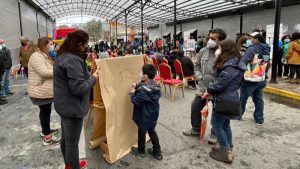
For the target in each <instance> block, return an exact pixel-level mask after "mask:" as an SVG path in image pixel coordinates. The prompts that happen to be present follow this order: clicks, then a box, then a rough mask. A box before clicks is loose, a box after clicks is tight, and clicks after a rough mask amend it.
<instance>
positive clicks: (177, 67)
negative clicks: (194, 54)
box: [174, 59, 197, 87]
mask: <svg viewBox="0 0 300 169" xmlns="http://www.w3.org/2000/svg"><path fill="white" fill-rule="evenodd" d="M174 67H175V72H176V74H177V75H180V76H181V77H182V78H183V79H185V80H186V81H194V82H195V87H196V86H197V84H196V78H195V77H194V76H184V74H183V70H182V66H181V63H180V62H179V60H178V59H175V60H174Z"/></svg>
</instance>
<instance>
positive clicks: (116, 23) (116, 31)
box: [116, 19, 118, 46]
mask: <svg viewBox="0 0 300 169" xmlns="http://www.w3.org/2000/svg"><path fill="white" fill-rule="evenodd" d="M116 44H117V46H118V19H116Z"/></svg>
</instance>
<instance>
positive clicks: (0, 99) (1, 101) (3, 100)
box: [0, 97, 8, 105]
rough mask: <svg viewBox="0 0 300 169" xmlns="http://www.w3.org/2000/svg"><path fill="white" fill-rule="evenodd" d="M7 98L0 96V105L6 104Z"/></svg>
mask: <svg viewBox="0 0 300 169" xmlns="http://www.w3.org/2000/svg"><path fill="white" fill-rule="evenodd" d="M7 103H8V102H7V100H6V99H3V98H1V97H0V105H4V104H7Z"/></svg>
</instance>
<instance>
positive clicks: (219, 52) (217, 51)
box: [215, 48, 222, 57]
mask: <svg viewBox="0 0 300 169" xmlns="http://www.w3.org/2000/svg"><path fill="white" fill-rule="evenodd" d="M221 53H222V50H221V49H220V48H218V49H217V50H216V52H215V55H216V57H219V56H220V55H221Z"/></svg>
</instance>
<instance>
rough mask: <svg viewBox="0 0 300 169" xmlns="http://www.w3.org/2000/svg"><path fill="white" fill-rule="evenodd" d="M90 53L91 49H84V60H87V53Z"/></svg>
mask: <svg viewBox="0 0 300 169" xmlns="http://www.w3.org/2000/svg"><path fill="white" fill-rule="evenodd" d="M88 52H90V48H89V47H86V48H85V49H84V51H83V52H82V55H83V59H84V60H85V59H86V58H87V53H88Z"/></svg>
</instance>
